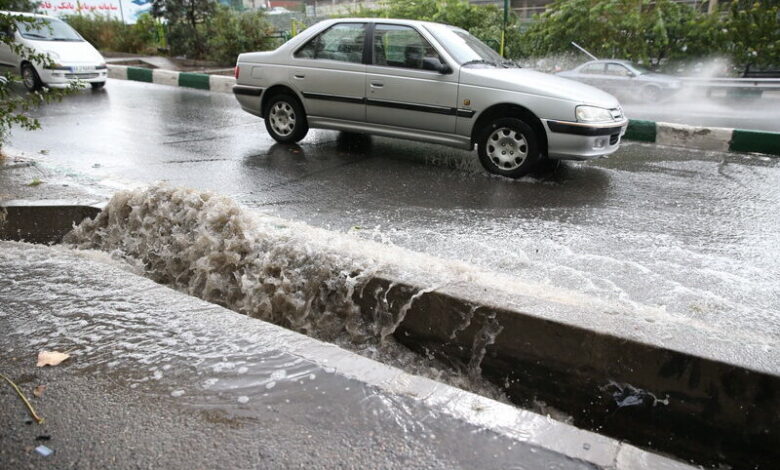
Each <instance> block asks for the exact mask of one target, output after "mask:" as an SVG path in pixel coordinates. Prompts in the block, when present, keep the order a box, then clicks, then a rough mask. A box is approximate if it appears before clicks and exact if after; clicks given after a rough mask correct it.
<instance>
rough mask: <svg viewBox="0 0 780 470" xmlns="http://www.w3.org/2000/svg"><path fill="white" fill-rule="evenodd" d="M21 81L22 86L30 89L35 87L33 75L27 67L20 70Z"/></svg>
mask: <svg viewBox="0 0 780 470" xmlns="http://www.w3.org/2000/svg"><path fill="white" fill-rule="evenodd" d="M22 82H24V86H26V87H27V88H28V89H30V90H32V89H33V87H35V77H34V76H33V72H32V70H30V68H29V67H25V68H24V70H23V71H22Z"/></svg>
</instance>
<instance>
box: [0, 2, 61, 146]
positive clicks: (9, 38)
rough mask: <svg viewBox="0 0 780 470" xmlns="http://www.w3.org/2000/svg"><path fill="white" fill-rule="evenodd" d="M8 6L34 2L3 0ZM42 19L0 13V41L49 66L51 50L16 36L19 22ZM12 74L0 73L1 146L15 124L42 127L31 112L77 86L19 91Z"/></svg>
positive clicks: (1, 5) (0, 7)
mask: <svg viewBox="0 0 780 470" xmlns="http://www.w3.org/2000/svg"><path fill="white" fill-rule="evenodd" d="M6 8H16V10H15V11H20V10H25V9H26V8H27V9H32V4H30V2H26V1H20V0H10V1H8V0H0V10H3V9H6ZM40 21H41V20H38V19H35V18H33V17H29V16H28V17H25V16H21V15H14V14H12V13H0V43H2V44H4V45H5V46H6V47H9V48H10V49H11V51H13V52H14V54H16V55H19V56H21V57H22V58H24V60H27V61H30V62H33V63H37V64H41V65H44V66H48V65H50V64H51V63H52V60H51V58H50V57H49V56H48V54H40V53H36V52H35V51H33V50H32V49H30V48H28V47H25V46H22V45H20V44H18V43H16V42H15V40H14V33H15V32H16V31H17V30H18V29H19V24H27V25H31V26H34V25H36V24H38V23H39V22H40ZM16 72H17V73H18V72H19V71H16ZM13 78H14V75H13V74H12V73H11V72H6V73H5V74H4V75H2V76H0V147H2V146H3V144H4V143H5V142H6V139H7V138H8V133H9V131H10V130H11V128H12V127H13V126H15V125H17V126H20V127H22V128H23V129H28V130H35V129H39V128H40V127H41V126H40V122H39V121H38V120H37V119H35V118H33V117H31V116H30V114H29V113H30V111H32V110H33V109H35V108H37V107H38V106H40V105H41V104H44V103H48V102H51V101H54V100H59V99H61V98H62V96H63V95H64V94H65V93H67V92H69V91H72V90H74V89H75V87H76V85H72V86H71V87H69V88H68V89H66V90H43V91H37V92H35V93H28V94H21V95H20V94H19V93H17V92H16V91H14V90H12V88H11V81H12V79H13Z"/></svg>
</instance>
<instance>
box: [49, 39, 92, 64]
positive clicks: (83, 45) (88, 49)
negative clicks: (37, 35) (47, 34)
mask: <svg viewBox="0 0 780 470" xmlns="http://www.w3.org/2000/svg"><path fill="white" fill-rule="evenodd" d="M35 46H36V47H35V49H36V51H40V52H42V53H48V54H49V55H50V56H51V59H52V60H53V61H54V62H57V63H60V64H65V65H70V64H89V65H97V64H102V63H104V62H105V59H103V56H102V55H100V52H98V51H97V49H95V48H94V47H92V44H90V43H88V42H87V41H80V42H75V41H45V42H44V41H39V42H36V44H35Z"/></svg>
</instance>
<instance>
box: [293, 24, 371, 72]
mask: <svg viewBox="0 0 780 470" xmlns="http://www.w3.org/2000/svg"><path fill="white" fill-rule="evenodd" d="M365 37H366V25H365V23H339V24H336V25H333V26H331V27H330V28H328V29H326V30H325V31H323V32H321V33H320V34H318V35H317V36H315V37H314V38H312V39H311V40H310V41H309V42H307V43H306V44H305V45H304V46H303V47H301V48H300V49H298V51H297V52H296V53H295V57H297V58H299V59H320V60H338V61H341V62H353V63H358V64H359V63H361V62H362V61H363V40H364V39H365Z"/></svg>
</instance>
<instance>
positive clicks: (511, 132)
mask: <svg viewBox="0 0 780 470" xmlns="http://www.w3.org/2000/svg"><path fill="white" fill-rule="evenodd" d="M486 147H487V148H486V151H487V156H488V158H490V161H491V162H493V164H494V165H495V166H496V167H497V168H499V169H501V170H505V171H511V170H515V169H517V168H519V167H520V165H522V164H523V162H524V161H525V159H526V158H527V157H528V141H526V140H525V136H524V135H523V134H522V133H521V132H518V131H516V130H515V129H511V128H509V127H501V128H498V129H496V130H495V131H493V133H492V134H490V137H488V140H487V144H486Z"/></svg>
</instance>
